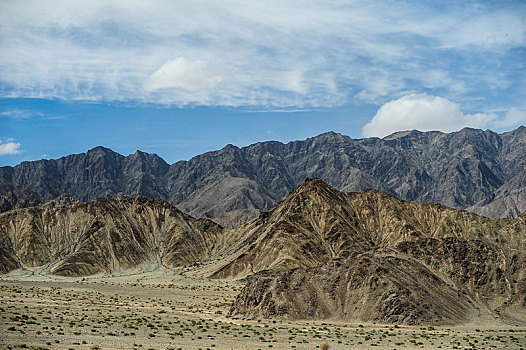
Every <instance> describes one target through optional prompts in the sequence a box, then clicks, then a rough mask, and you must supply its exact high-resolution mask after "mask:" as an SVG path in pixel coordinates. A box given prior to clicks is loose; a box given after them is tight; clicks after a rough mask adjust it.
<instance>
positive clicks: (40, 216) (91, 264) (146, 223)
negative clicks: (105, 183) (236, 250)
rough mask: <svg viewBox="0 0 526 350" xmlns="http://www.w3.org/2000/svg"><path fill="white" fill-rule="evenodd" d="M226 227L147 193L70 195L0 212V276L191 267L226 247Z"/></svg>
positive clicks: (75, 274)
mask: <svg viewBox="0 0 526 350" xmlns="http://www.w3.org/2000/svg"><path fill="white" fill-rule="evenodd" d="M222 234H223V228H222V227H221V226H219V225H218V224H216V223H214V222H212V221H210V220H206V219H195V218H192V217H191V216H189V215H187V214H184V213H182V212H181V211H179V210H178V209H177V208H175V207H173V206H171V205H170V204H168V203H167V202H165V201H162V200H159V199H153V198H149V197H135V198H131V197H120V198H112V199H97V200H94V201H92V202H88V203H81V202H79V201H76V200H74V199H72V198H71V197H68V196H65V197H64V196H63V197H59V198H58V199H57V200H54V201H51V202H48V203H46V204H44V205H42V206H41V207H31V208H27V209H16V210H12V211H9V212H6V213H3V214H1V215H0V273H6V272H8V271H10V270H12V269H15V268H18V267H24V268H27V269H34V268H36V267H46V270H48V271H49V272H51V273H53V274H57V275H64V276H85V275H93V274H99V273H106V274H108V273H113V272H124V271H143V270H147V269H150V268H156V267H159V266H161V265H164V266H167V267H175V266H181V265H187V264H191V263H193V262H195V261H196V260H199V259H201V258H203V257H206V256H208V255H210V254H211V253H212V252H215V251H217V250H221V249H223V246H222V244H224V242H222Z"/></svg>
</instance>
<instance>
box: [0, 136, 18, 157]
mask: <svg viewBox="0 0 526 350" xmlns="http://www.w3.org/2000/svg"><path fill="white" fill-rule="evenodd" d="M12 141H13V139H11V138H9V139H7V140H6V141H5V142H3V141H2V140H0V156H4V155H8V154H19V153H20V152H21V150H20V147H22V145H21V144H20V143H18V142H12Z"/></svg>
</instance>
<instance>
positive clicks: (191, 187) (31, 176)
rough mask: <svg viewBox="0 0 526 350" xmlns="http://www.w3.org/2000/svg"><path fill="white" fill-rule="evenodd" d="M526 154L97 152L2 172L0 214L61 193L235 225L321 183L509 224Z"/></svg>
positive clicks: (407, 149) (333, 140)
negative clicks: (155, 201) (172, 156)
mask: <svg viewBox="0 0 526 350" xmlns="http://www.w3.org/2000/svg"><path fill="white" fill-rule="evenodd" d="M525 155H526V128H525V127H520V128H518V129H516V130H514V131H510V132H507V133H503V134H497V133H494V132H492V131H489V130H487V131H482V130H477V129H469V128H465V129H462V130H460V131H458V132H453V133H447V134H446V133H441V132H418V131H411V132H402V133H395V134H393V135H390V136H388V137H386V138H383V139H379V138H367V139H358V140H354V139H351V138H349V137H347V136H343V135H340V134H336V133H333V132H329V133H325V134H321V135H319V136H316V137H313V138H309V139H307V140H304V141H294V142H289V143H287V144H283V143H280V142H277V141H269V142H259V143H256V144H253V145H250V146H247V147H243V148H238V147H235V146H232V145H228V146H226V147H225V148H223V149H221V150H219V151H214V152H208V153H204V154H202V155H198V156H196V157H194V158H192V159H190V160H189V161H180V162H177V163H174V164H172V165H169V164H167V163H166V162H165V161H164V160H162V159H161V158H160V157H158V156H157V155H155V154H146V153H143V152H140V151H137V152H136V153H135V154H133V155H130V156H127V157H124V156H122V155H120V154H117V153H115V152H113V151H111V150H109V149H107V148H103V147H96V148H94V149H92V150H90V151H88V152H87V153H85V154H75V155H70V156H67V157H62V158H59V159H56V160H41V161H35V162H23V163H21V164H19V165H17V166H15V167H2V168H0V193H1V195H0V210H2V211H6V210H9V209H12V208H17V207H24V206H27V205H35V204H36V202H35V201H36V200H40V201H46V200H49V199H53V198H56V197H57V196H59V195H61V194H63V193H70V194H71V195H73V196H74V197H76V198H78V199H80V200H82V201H88V200H92V199H95V198H97V197H115V196H122V195H129V196H135V195H146V196H152V197H156V198H161V199H164V200H167V201H168V202H170V203H171V204H173V205H176V206H177V207H178V208H179V209H181V210H183V211H184V212H187V213H189V214H191V215H193V216H196V217H204V218H209V219H213V220H215V221H216V222H219V223H221V224H223V225H225V226H228V227H236V226H239V225H241V224H244V223H246V222H248V221H249V220H251V219H253V218H255V217H257V215H258V214H259V211H261V210H267V209H269V208H271V207H272V206H273V205H274V204H276V203H277V202H279V201H281V200H283V199H284V198H285V196H286V195H287V193H288V192H289V191H290V190H292V189H293V188H294V187H296V186H297V185H299V184H301V183H302V182H303V180H304V179H305V178H307V177H318V178H321V179H323V180H324V181H326V182H327V183H328V184H329V185H331V186H333V187H335V188H337V189H339V190H342V191H362V190H365V189H370V188H373V189H378V190H382V191H385V192H388V193H390V194H393V195H396V196H398V197H400V198H403V199H407V200H411V201H419V202H428V201H435V202H440V203H442V204H444V205H447V206H450V207H454V208H463V209H468V210H470V211H473V212H476V213H480V214H483V215H485V216H488V217H492V218H493V217H510V218H513V217H516V216H518V215H519V214H520V213H521V212H523V211H524V210H526V177H525V176H526V175H524V174H525V173H526V172H525V169H526V157H525Z"/></svg>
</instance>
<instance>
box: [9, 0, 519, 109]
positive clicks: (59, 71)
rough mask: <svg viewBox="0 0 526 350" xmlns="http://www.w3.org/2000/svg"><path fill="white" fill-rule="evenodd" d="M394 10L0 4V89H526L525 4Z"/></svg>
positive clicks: (227, 97) (182, 96) (351, 97)
mask: <svg viewBox="0 0 526 350" xmlns="http://www.w3.org/2000/svg"><path fill="white" fill-rule="evenodd" d="M392 6H393V4H392V3H391V2H387V1H378V2H369V1H344V2H330V1H329V2H327V1H309V2H299V1H298V2H297V1H287V2H274V1H251V2H246V1H234V0H232V1H222V2H212V3H211V2H205V1H164V0H158V1H149V2H142V1H111V2H110V1H100V0H94V1H89V2H82V3H75V4H73V3H71V2H70V1H66V0H55V1H51V2H46V3H43V2H41V1H30V0H22V1H13V2H2V3H1V4H0V36H1V37H2V40H1V41H0V85H1V86H0V94H1V96H3V97H43V98H64V99H72V100H79V99H80V100H90V101H115V100H118V101H128V100H134V101H137V102H145V103H161V104H170V105H178V106H184V105H188V104H194V105H224V106H268V107H272V108H274V107H298V108H303V107H330V106H335V105H342V104H345V103H349V102H350V101H357V102H360V103H362V102H364V101H365V102H368V103H377V104H381V103H384V102H386V101H387V100H390V99H392V98H395V97H400V96H402V95H403V94H404V93H407V92H408V91H416V92H428V93H432V94H436V95H442V96H444V97H446V98H452V97H454V96H456V97H458V98H466V99H469V98H472V97H473V96H476V97H478V96H483V97H484V98H486V99H495V100H499V101H500V102H498V103H501V104H504V107H506V108H507V107H509V106H511V105H513V104H514V103H516V101H520V100H521V99H522V100H523V99H524V93H521V92H520V91H524V90H526V89H525V87H526V86H525V83H524V81H523V79H520V74H523V75H522V76H524V64H523V63H522V62H523V58H524V48H525V46H526V35H525V33H526V24H525V18H526V5H525V4H524V3H522V2H520V1H516V2H505V3H503V2H495V3H494V2H487V3H486V2H471V1H467V2H451V3H449V2H448V3H442V4H440V5H433V4H428V3H425V2H424V3H422V2H417V1H403V2H397V4H396V10H395V11H393V10H391V9H392ZM521 50H522V51H521ZM517 72H519V74H517ZM496 97H498V98H496ZM502 97H506V99H504V98H502ZM485 103H486V104H487V105H491V104H492V102H487V101H486V102H485ZM495 103H496V104H498V103H497V102H495ZM516 107H520V106H516ZM521 108H522V107H521Z"/></svg>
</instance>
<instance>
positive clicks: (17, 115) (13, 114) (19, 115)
mask: <svg viewBox="0 0 526 350" xmlns="http://www.w3.org/2000/svg"><path fill="white" fill-rule="evenodd" d="M42 116H44V114H43V113H42V112H39V111H34V110H27V109H18V108H15V109H9V110H5V111H1V112H0V117H6V118H10V119H15V120H24V119H29V118H32V117H42Z"/></svg>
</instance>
